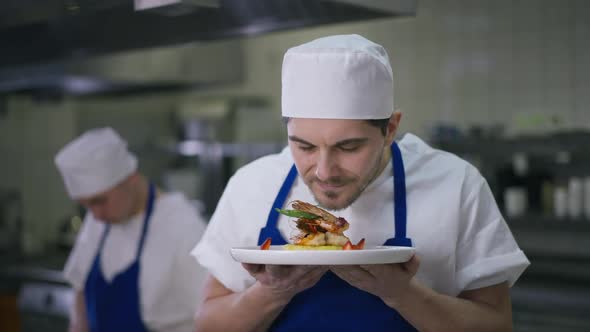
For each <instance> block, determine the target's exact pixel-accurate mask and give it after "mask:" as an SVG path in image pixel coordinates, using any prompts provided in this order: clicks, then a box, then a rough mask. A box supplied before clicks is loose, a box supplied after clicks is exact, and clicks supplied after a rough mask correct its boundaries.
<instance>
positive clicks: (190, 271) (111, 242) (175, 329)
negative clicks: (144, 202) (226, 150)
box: [64, 193, 206, 332]
mask: <svg viewBox="0 0 590 332" xmlns="http://www.w3.org/2000/svg"><path fill="white" fill-rule="evenodd" d="M143 219H144V215H143V214H141V215H138V216H136V217H134V218H132V219H131V220H129V221H128V222H126V223H122V224H114V225H111V230H110V232H109V234H108V236H107V238H106V240H105V244H104V247H103V250H102V252H101V255H102V257H101V269H102V271H103V273H104V275H105V278H106V280H107V281H109V282H110V281H112V279H113V278H114V276H115V275H116V274H118V273H119V272H122V271H123V270H125V269H127V268H128V267H129V265H130V264H131V263H132V262H133V261H134V259H135V257H136V252H137V247H138V242H139V239H140V236H141V230H142V225H143ZM205 228H206V224H205V221H204V220H203V219H202V218H201V217H200V215H199V214H198V213H197V211H196V209H195V207H194V206H193V205H191V203H190V202H189V201H188V200H187V199H186V198H185V196H184V195H182V194H180V193H164V194H162V195H160V196H158V198H157V199H156V203H155V205H154V210H153V213H152V217H151V220H150V224H149V229H148V233H147V234H146V238H145V243H144V248H143V253H142V255H141V257H140V264H141V270H140V273H139V291H140V305H141V315H142V318H143V320H144V323H145V324H146V326H147V327H148V328H149V329H150V330H152V331H166V332H185V331H186V332H188V331H193V330H194V315H195V311H196V309H197V305H198V303H199V301H200V298H199V296H200V293H201V289H202V286H203V281H204V280H205V276H206V270H205V269H203V267H201V266H200V265H199V264H198V263H197V262H195V260H194V259H193V258H192V257H191V256H190V250H191V249H192V248H193V247H194V246H195V244H196V243H197V242H198V240H199V239H200V237H201V235H202V234H203V232H204V230H205ZM104 229H105V224H104V223H102V222H100V221H97V220H96V219H95V218H94V217H93V216H92V213H90V212H89V213H87V214H86V216H85V219H84V224H83V227H82V230H81V232H80V234H79V235H78V238H77V239H76V244H75V246H74V248H73V250H72V252H71V253H70V257H69V258H68V261H67V263H66V266H65V269H64V275H65V278H66V279H67V280H68V281H69V282H70V283H71V284H72V286H73V287H74V288H75V289H76V290H83V288H84V284H85V282H86V277H87V275H88V273H89V272H90V268H91V266H92V263H93V261H94V257H95V255H96V251H97V250H98V246H99V242H100V239H101V238H102V234H103V232H104Z"/></svg>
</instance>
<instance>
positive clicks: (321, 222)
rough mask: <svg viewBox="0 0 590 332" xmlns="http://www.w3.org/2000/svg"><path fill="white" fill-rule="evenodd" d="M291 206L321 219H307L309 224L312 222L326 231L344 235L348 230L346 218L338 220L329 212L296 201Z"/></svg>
mask: <svg viewBox="0 0 590 332" xmlns="http://www.w3.org/2000/svg"><path fill="white" fill-rule="evenodd" d="M291 206H292V207H293V208H294V209H296V210H300V211H304V212H307V213H311V214H314V215H316V216H319V217H320V218H318V219H313V220H309V219H306V223H308V224H309V223H310V222H314V223H316V224H317V225H318V226H320V227H321V228H323V229H325V230H326V231H328V232H333V233H337V234H342V232H344V231H345V230H347V229H348V222H347V221H346V220H345V219H344V218H338V217H336V216H335V215H333V214H331V213H329V212H328V211H326V210H324V209H322V208H319V207H317V206H315V205H312V204H309V203H306V202H302V201H299V200H295V201H293V203H291Z"/></svg>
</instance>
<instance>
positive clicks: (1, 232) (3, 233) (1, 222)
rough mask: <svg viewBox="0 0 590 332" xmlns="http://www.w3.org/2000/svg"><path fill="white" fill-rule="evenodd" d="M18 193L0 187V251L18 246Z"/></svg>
mask: <svg viewBox="0 0 590 332" xmlns="http://www.w3.org/2000/svg"><path fill="white" fill-rule="evenodd" d="M21 220H22V202H21V196H20V193H19V192H18V191H16V190H13V189H1V188H0V252H1V251H14V250H16V249H18V248H19V242H20V241H19V240H20V238H21V227H22V222H21Z"/></svg>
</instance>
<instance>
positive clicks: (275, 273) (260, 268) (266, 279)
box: [242, 263, 328, 299]
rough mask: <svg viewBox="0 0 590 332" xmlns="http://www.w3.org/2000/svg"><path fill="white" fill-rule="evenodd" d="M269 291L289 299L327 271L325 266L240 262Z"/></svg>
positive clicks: (314, 282) (313, 283)
mask: <svg viewBox="0 0 590 332" xmlns="http://www.w3.org/2000/svg"><path fill="white" fill-rule="evenodd" d="M242 266H243V267H244V268H245V269H246V270H247V271H248V273H250V275H251V276H253V277H254V278H255V279H256V280H258V282H259V283H260V284H261V285H262V286H263V287H265V288H266V289H267V290H269V291H270V292H272V293H274V294H276V295H278V296H284V297H285V298H288V299H290V298H291V297H293V296H295V294H297V293H299V292H301V291H304V290H306V289H308V288H310V287H312V286H313V285H315V284H316V283H317V282H318V280H320V278H321V277H322V276H323V275H324V273H326V271H328V267H327V266H302V265H296V266H292V265H261V264H244V263H243V264H242Z"/></svg>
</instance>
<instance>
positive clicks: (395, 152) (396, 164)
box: [385, 142, 412, 247]
mask: <svg viewBox="0 0 590 332" xmlns="http://www.w3.org/2000/svg"><path fill="white" fill-rule="evenodd" d="M391 159H392V161H393V196H394V197H393V199H394V216H395V236H394V237H393V238H392V239H388V240H387V242H386V243H385V244H386V245H393V246H403V247H411V246H412V240H411V239H409V238H407V237H406V224H407V208H406V176H405V169H404V161H403V159H402V153H401V151H400V149H399V147H398V146H397V143H396V142H393V144H391Z"/></svg>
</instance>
